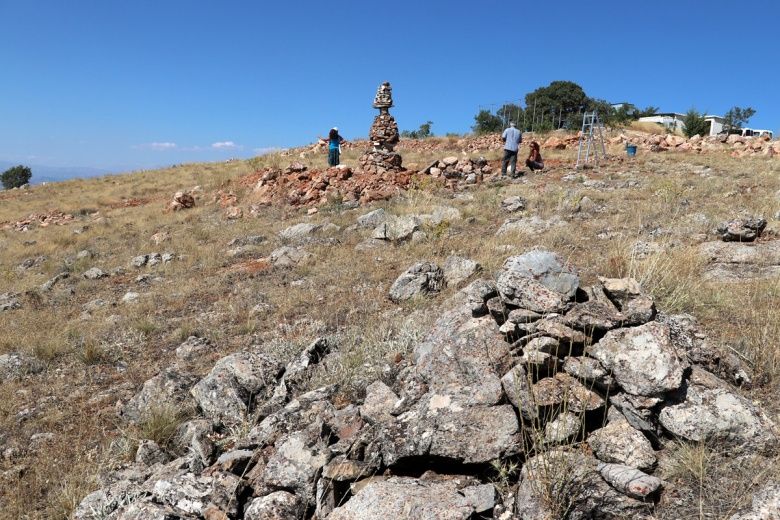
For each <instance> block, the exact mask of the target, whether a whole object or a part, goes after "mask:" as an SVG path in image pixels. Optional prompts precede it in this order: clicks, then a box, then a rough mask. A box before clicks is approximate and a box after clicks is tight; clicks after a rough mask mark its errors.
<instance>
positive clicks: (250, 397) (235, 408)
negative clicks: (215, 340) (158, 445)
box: [191, 351, 283, 424]
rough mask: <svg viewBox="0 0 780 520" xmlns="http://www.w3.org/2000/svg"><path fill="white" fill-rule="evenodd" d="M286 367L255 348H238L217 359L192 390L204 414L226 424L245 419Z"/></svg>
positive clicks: (269, 390)
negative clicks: (243, 350)
mask: <svg viewBox="0 0 780 520" xmlns="http://www.w3.org/2000/svg"><path fill="white" fill-rule="evenodd" d="M282 369H283V367H282V366H281V365H280V364H279V363H278V362H277V361H276V360H274V359H271V358H270V357H268V356H266V355H265V354H261V353H259V352H256V351H246V352H238V353H236V354H231V355H229V356H227V357H224V358H222V359H220V360H219V361H217V363H216V365H214V368H213V369H212V370H211V372H210V373H209V374H208V375H207V376H206V377H204V378H203V379H201V380H200V381H199V382H198V383H197V384H196V385H195V386H194V387H193V388H192V390H191V393H192V395H193V397H194V398H195V400H196V401H197V403H198V405H199V406H200V409H201V410H202V411H203V414H204V415H206V416H207V417H210V418H212V419H214V420H219V421H222V422H223V423H225V424H237V423H241V422H242V421H243V420H246V418H247V416H248V413H249V412H250V408H249V407H250V404H252V403H256V402H262V401H263V399H265V398H267V397H269V396H270V394H271V393H272V391H273V388H274V386H275V385H276V382H277V379H278V378H279V377H280V376H281V373H282Z"/></svg>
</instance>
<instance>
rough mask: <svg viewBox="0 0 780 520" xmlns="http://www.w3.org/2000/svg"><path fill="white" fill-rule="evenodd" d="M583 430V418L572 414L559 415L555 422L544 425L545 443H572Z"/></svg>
mask: <svg viewBox="0 0 780 520" xmlns="http://www.w3.org/2000/svg"><path fill="white" fill-rule="evenodd" d="M581 428H582V417H581V416H579V415H577V414H573V413H571V412H563V413H560V414H558V417H556V418H555V419H554V420H552V421H550V422H548V423H547V424H545V425H544V442H546V443H549V444H564V443H568V442H569V441H571V440H572V439H573V438H574V437H576V436H577V434H578V433H579V432H580V429H581Z"/></svg>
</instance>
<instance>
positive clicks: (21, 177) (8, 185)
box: [0, 164, 32, 190]
mask: <svg viewBox="0 0 780 520" xmlns="http://www.w3.org/2000/svg"><path fill="white" fill-rule="evenodd" d="M31 177H32V171H31V170H30V168H28V167H27V166H22V165H21V164H20V165H19V166H14V167H13V168H8V169H7V170H6V171H4V172H3V174H2V175H0V180H2V182H3V188H5V189H7V190H10V189H13V188H19V187H20V186H24V185H25V184H27V183H28V182H30V178H31Z"/></svg>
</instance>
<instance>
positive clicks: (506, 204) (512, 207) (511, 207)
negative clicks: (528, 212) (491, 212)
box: [501, 195, 526, 213]
mask: <svg viewBox="0 0 780 520" xmlns="http://www.w3.org/2000/svg"><path fill="white" fill-rule="evenodd" d="M525 205H526V201H525V199H524V198H523V197H519V196H517V195H515V196H513V197H507V198H505V199H504V200H503V201H501V209H503V210H504V211H506V212H507V213H515V212H517V211H522V210H524V209H525Z"/></svg>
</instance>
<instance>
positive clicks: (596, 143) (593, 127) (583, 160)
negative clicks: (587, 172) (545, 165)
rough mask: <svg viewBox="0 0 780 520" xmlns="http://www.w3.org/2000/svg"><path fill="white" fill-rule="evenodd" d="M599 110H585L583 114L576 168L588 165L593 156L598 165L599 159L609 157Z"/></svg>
mask: <svg viewBox="0 0 780 520" xmlns="http://www.w3.org/2000/svg"><path fill="white" fill-rule="evenodd" d="M601 129H602V125H601V120H600V119H599V113H598V111H596V110H594V111H593V112H585V113H584V114H583V115H582V131H581V132H580V144H579V147H578V148H577V165H576V166H575V167H574V168H575V169H577V170H578V169H580V168H584V167H587V166H588V164H589V162H590V161H591V158H592V159H593V161H594V162H595V163H596V164H597V165H598V163H599V160H603V159H605V158H606V157H607V149H606V147H605V146H604V134H603V132H602V130H601ZM583 152H584V153H583Z"/></svg>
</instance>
